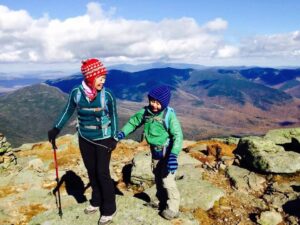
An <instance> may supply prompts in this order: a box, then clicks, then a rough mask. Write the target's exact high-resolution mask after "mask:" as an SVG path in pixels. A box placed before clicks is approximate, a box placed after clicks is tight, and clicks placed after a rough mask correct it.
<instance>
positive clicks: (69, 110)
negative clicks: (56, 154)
mask: <svg viewBox="0 0 300 225" xmlns="http://www.w3.org/2000/svg"><path fill="white" fill-rule="evenodd" d="M79 92H80V93H79ZM101 93H102V94H104V95H105V98H102V97H101ZM104 95H103V96H104ZM103 99H104V100H105V104H104V105H105V106H103V105H102V104H103V103H104V101H103ZM100 108H105V110H101V111H99V109H100ZM75 109H77V122H78V124H77V129H78V133H79V135H80V136H82V137H85V138H87V139H89V140H101V139H106V138H110V137H114V138H115V137H116V136H117V131H118V117H117V108H116V100H115V97H114V96H113V94H112V92H111V91H110V90H109V89H107V88H103V89H102V90H101V91H99V92H98V94H97V97H96V98H95V99H94V100H93V101H92V102H90V101H89V99H88V98H87V97H86V95H85V94H84V91H83V87H82V85H80V86H78V87H76V88H74V89H73V90H72V91H71V93H70V95H69V99H68V102H67V104H66V106H65V108H64V110H63V112H62V113H61V115H60V117H59V118H58V120H57V122H56V123H55V127H56V128H58V129H59V130H61V129H62V128H63V127H64V125H65V124H66V122H67V121H68V120H69V119H70V117H71V116H72V115H73V113H74V111H75Z"/></svg>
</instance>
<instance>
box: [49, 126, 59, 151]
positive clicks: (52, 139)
mask: <svg viewBox="0 0 300 225" xmlns="http://www.w3.org/2000/svg"><path fill="white" fill-rule="evenodd" d="M59 132H60V130H59V129H58V128H56V127H54V128H52V129H51V130H49V131H48V139H49V142H50V143H51V144H52V146H53V148H56V144H55V139H56V137H57V135H58V134H59Z"/></svg>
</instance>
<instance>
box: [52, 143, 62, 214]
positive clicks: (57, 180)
mask: <svg viewBox="0 0 300 225" xmlns="http://www.w3.org/2000/svg"><path fill="white" fill-rule="evenodd" d="M52 147H53V155H54V166H55V174H56V179H55V180H56V184H57V187H56V188H55V189H57V191H56V192H57V196H56V192H54V194H55V201H56V205H57V207H58V215H59V216H60V218H62V215H63V212H62V208H61V200H60V191H59V185H60V184H59V177H58V164H57V157H56V150H57V147H56V145H55V143H52ZM57 198H58V201H57Z"/></svg>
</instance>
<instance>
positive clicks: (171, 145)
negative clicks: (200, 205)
mask: <svg viewBox="0 0 300 225" xmlns="http://www.w3.org/2000/svg"><path fill="white" fill-rule="evenodd" d="M170 98H171V92H170V89H169V88H168V87H167V86H164V85H163V86H159V87H156V88H154V89H152V90H151V91H150V92H149V94H148V99H149V105H148V106H146V107H144V108H143V109H141V110H140V111H138V112H137V113H136V114H134V115H133V116H132V117H131V118H130V119H129V121H128V122H127V123H126V124H125V125H124V127H123V128H122V129H121V131H120V132H119V133H118V139H119V140H121V139H123V138H125V137H126V136H127V135H129V134H130V133H132V132H134V131H135V130H136V129H137V128H138V127H140V126H141V125H143V124H144V138H145V139H146V141H147V143H148V144H149V145H150V149H151V154H152V166H153V173H154V175H155V183H156V187H157V194H156V195H157V197H158V199H159V201H160V205H159V207H160V209H161V210H162V212H161V215H162V216H163V217H164V218H165V219H168V220H171V219H173V218H176V217H178V215H179V203H180V194H179V191H178V189H177V185H176V182H175V172H176V170H177V167H178V162H177V156H178V154H179V152H180V150H181V148H182V140H183V136H182V131H181V126H180V123H179V121H178V119H177V117H176V115H175V112H174V110H173V109H172V108H170V107H168V105H169V102H170ZM163 192H165V193H166V195H167V199H163V198H164V197H165V196H164V195H163Z"/></svg>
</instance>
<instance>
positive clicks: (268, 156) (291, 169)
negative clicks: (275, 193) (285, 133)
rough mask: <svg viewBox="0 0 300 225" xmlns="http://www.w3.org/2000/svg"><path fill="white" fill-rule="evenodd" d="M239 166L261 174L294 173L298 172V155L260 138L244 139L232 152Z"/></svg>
mask: <svg viewBox="0 0 300 225" xmlns="http://www.w3.org/2000/svg"><path fill="white" fill-rule="evenodd" d="M234 153H235V154H236V155H239V158H241V160H240V161H241V164H242V165H243V164H244V165H245V166H250V167H252V168H254V169H257V170H259V171H262V172H272V173H295V172H297V171H300V154H299V153H296V152H293V151H285V150H284V148H283V147H282V146H279V145H276V144H275V143H274V142H273V141H271V140H269V139H266V138H261V137H245V138H242V139H241V140H240V141H239V144H238V146H237V148H236V150H235V151H234Z"/></svg>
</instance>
